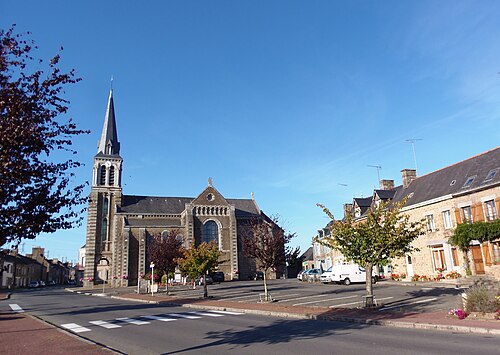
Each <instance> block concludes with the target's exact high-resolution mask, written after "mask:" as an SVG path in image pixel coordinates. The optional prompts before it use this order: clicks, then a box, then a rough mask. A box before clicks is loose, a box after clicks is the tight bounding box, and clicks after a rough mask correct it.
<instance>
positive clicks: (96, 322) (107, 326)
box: [89, 320, 122, 329]
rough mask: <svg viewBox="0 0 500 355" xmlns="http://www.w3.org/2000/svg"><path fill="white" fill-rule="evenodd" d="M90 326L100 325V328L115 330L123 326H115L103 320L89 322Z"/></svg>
mask: <svg viewBox="0 0 500 355" xmlns="http://www.w3.org/2000/svg"><path fill="white" fill-rule="evenodd" d="M89 323H90V324H94V325H98V326H99V327H103V328H106V329H114V328H121V327H122V326H121V325H118V324H113V323H109V322H105V321H103V320H94V321H92V322H89Z"/></svg>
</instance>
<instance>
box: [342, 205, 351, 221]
mask: <svg viewBox="0 0 500 355" xmlns="http://www.w3.org/2000/svg"><path fill="white" fill-rule="evenodd" d="M349 213H352V203H344V218H345V217H347V215H348V214H349Z"/></svg>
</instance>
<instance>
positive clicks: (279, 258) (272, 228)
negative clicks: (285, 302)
mask: <svg viewBox="0 0 500 355" xmlns="http://www.w3.org/2000/svg"><path fill="white" fill-rule="evenodd" d="M279 222H280V221H279V217H277V216H275V217H272V218H268V217H267V216H264V217H263V218H255V219H253V220H251V221H250V224H249V227H248V228H247V233H246V235H245V236H244V239H243V249H244V251H245V255H246V256H247V257H249V258H251V259H254V260H255V263H256V265H257V268H258V269H260V270H262V272H263V273H264V299H265V300H266V301H269V293H268V290H267V273H268V271H269V270H273V271H277V269H278V268H279V267H281V266H284V265H285V262H286V257H287V255H288V254H291V252H292V251H291V250H290V248H289V247H288V246H287V244H288V243H289V242H290V240H291V239H292V238H293V237H294V236H295V234H292V233H288V232H286V231H285V230H284V229H283V228H282V227H281V226H280V225H279Z"/></svg>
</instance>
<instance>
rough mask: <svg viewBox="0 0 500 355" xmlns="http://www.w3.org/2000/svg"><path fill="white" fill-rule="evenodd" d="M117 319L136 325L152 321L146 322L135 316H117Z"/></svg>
mask: <svg viewBox="0 0 500 355" xmlns="http://www.w3.org/2000/svg"><path fill="white" fill-rule="evenodd" d="M116 320H119V321H120V322H125V323H130V324H135V325H145V324H150V322H145V321H142V320H138V319H134V318H116Z"/></svg>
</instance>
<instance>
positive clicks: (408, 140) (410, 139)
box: [406, 138, 422, 171]
mask: <svg viewBox="0 0 500 355" xmlns="http://www.w3.org/2000/svg"><path fill="white" fill-rule="evenodd" d="M421 140H422V138H408V139H407V140H406V142H407V143H411V147H412V149H413V161H414V162H415V170H416V171H418V168H417V154H416V153H415V143H416V142H417V141H421Z"/></svg>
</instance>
